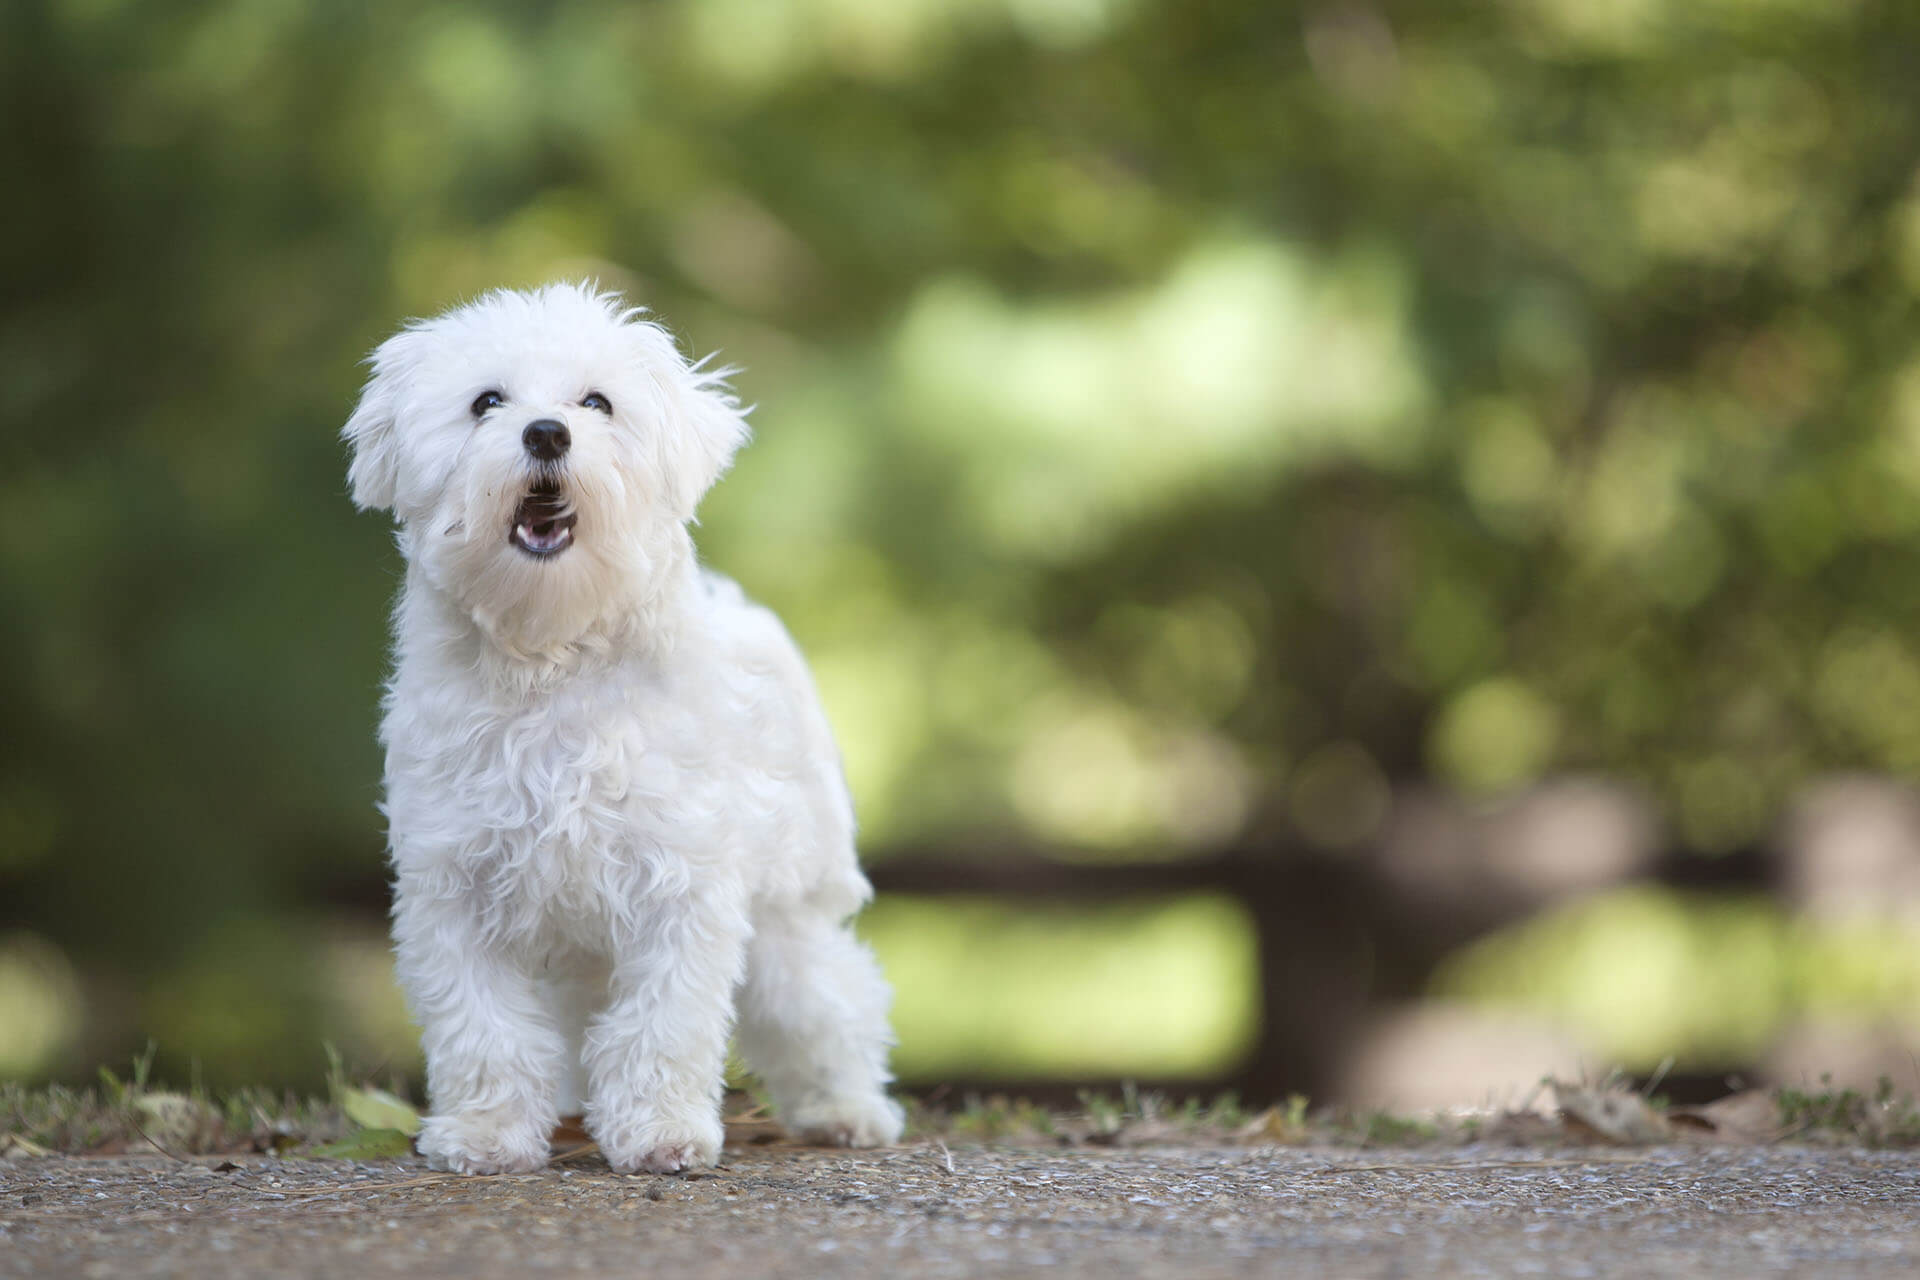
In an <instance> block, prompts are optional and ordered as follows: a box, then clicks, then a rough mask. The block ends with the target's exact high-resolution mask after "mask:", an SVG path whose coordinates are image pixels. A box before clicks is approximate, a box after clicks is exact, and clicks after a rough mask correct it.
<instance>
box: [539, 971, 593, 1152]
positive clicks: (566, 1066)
mask: <svg viewBox="0 0 1920 1280" xmlns="http://www.w3.org/2000/svg"><path fill="white" fill-rule="evenodd" d="M607 980H608V968H607V964H606V962H605V961H603V960H595V959H570V960H568V961H566V962H564V963H558V964H555V965H553V966H550V967H549V968H548V969H547V971H546V972H544V973H542V974H541V976H540V988H541V991H542V992H543V993H544V999H545V1003H546V1006H547V1007H548V1008H549V1009H552V1010H553V1020H554V1024H555V1026H556V1027H557V1028H558V1029H559V1032H560V1036H561V1038H562V1039H563V1040H565V1041H566V1049H565V1051H564V1053H563V1055H562V1058H561V1061H560V1065H559V1080H558V1084H559V1089H558V1091H557V1093H556V1097H555V1101H556V1107H555V1109H556V1110H557V1111H558V1112H559V1114H560V1117H561V1119H563V1120H566V1119H578V1118H579V1117H581V1116H583V1115H585V1114H586V1110H587V1066H586V1061H585V1057H584V1054H585V1051H586V1040H587V1024H588V1023H589V1022H590V1021H591V1020H592V1019H593V1015H594V1014H596V1013H598V1012H599V1011H600V1009H601V1008H602V1006H604V1005H605V1004H606V1003H607Z"/></svg>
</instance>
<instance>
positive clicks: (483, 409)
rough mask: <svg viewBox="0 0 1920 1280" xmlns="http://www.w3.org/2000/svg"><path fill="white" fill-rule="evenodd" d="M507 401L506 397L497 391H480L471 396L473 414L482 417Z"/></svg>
mask: <svg viewBox="0 0 1920 1280" xmlns="http://www.w3.org/2000/svg"><path fill="white" fill-rule="evenodd" d="M506 402H507V398H506V397H505V396H503V395H501V394H500V393H499V392H498V391H482V392H481V393H480V394H479V395H477V396H475V397H474V398H473V416H474V417H476V418H484V417H486V416H487V415H488V414H489V413H491V412H493V411H494V410H495V409H498V408H499V407H500V406H501V405H503V404H505V403H506Z"/></svg>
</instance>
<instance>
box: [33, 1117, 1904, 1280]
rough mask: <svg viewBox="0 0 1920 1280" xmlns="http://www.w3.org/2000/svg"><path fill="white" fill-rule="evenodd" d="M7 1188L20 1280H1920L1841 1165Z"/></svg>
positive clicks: (96, 1171) (1888, 1176)
mask: <svg viewBox="0 0 1920 1280" xmlns="http://www.w3.org/2000/svg"><path fill="white" fill-rule="evenodd" d="M726 1161H727V1163H726V1164H725V1166H724V1167H722V1168H720V1169H717V1170H711V1171H708V1172H706V1173H704V1174H700V1175H694V1176H687V1177H677V1178H667V1177H648V1176H638V1177H623V1176H619V1175H616V1174H613V1173H611V1172H610V1171H608V1170H607V1168H606V1166H605V1165H604V1164H600V1163H598V1162H597V1161H582V1162H580V1163H579V1164H578V1165H577V1166H576V1167H560V1168H553V1169H549V1170H547V1171H545V1172H542V1173H537V1174H527V1175H523V1176H518V1177H497V1178H456V1177H452V1176H449V1175H444V1174H436V1173H433V1172H432V1171H430V1170H428V1169H427V1168H426V1166H425V1165H424V1164H423V1163H422V1162H421V1161H419V1160H417V1159H415V1160H393V1161H382V1162H379V1163H348V1162H345V1161H328V1160H282V1159H277V1158H274V1157H270V1156H240V1157H231V1158H227V1157H217V1156H216V1157H205V1158H196V1159H192V1160H177V1159H168V1158H164V1157H152V1156H116V1157H68V1156H49V1157H41V1158H33V1159H21V1160H11V1161H6V1162H4V1163H0V1276H6V1277H14V1276H49V1277H55V1276H57V1277H69V1276H71V1277H131V1276H164V1275H194V1276H228V1275H233V1276H240V1275H268V1276H278V1275H288V1276H328V1277H337V1276H354V1277H359V1276H385V1275H406V1276H409V1277H427V1276H440V1275H449V1276H454V1275H457V1276H463V1277H492V1276H502V1277H506V1276H542V1275H586V1274H615V1275H634V1274H642V1273H653V1272H659V1273H661V1274H672V1275H676V1276H698V1277H705V1276H727V1277H736V1276H738V1277H786V1276H811V1275H832V1276H847V1277H865V1276H902V1277H921V1276H928V1277H941V1276H969V1277H970V1276H1001V1275H1029V1274H1031V1275H1050V1276H1055V1275H1057V1276H1099V1277H1102V1280H1113V1278H1114V1277H1123V1276H1143V1277H1149V1276H1168V1277H1173V1276H1178V1277H1182V1278H1183V1280H1199V1278H1204V1277H1214V1276H1241V1275H1278V1274H1300V1275H1312V1276H1329V1277H1344V1276H1356V1277H1358V1276H1367V1277H1398V1276H1405V1277H1451V1276H1511V1275H1553V1276H1635V1277H1651V1276H1687V1277H1702V1276H1704V1277H1716V1276H1727V1277H1735V1276H1738V1277H1751V1276H1763V1275H1813V1274H1818V1275H1819V1276H1821V1277H1822V1280H1833V1278H1835V1277H1842V1276H1912V1275H1914V1274H1916V1273H1920V1158H1917V1157H1916V1156H1915V1155H1913V1154H1912V1153H1898V1152H1877V1151H1866V1150H1859V1149H1838V1148H1822V1147H1784V1146H1776V1147H1728V1148H1698V1147H1687V1148H1678V1147H1673V1148H1655V1149H1651V1150H1635V1151H1611V1150H1606V1149H1600V1148H1593V1149H1585V1150H1575V1151H1568V1150H1566V1149H1564V1148H1563V1149H1559V1150H1549V1151H1538V1152H1530V1151H1525V1150H1521V1151H1516V1150H1515V1149H1513V1148H1511V1147H1493V1146H1478V1147H1465V1148H1453V1149H1449V1150H1445V1151H1391V1150H1357V1151H1356V1150H1351V1149H1349V1150H1329V1149H1312V1148H1306V1149H1302V1148H1296V1147H1266V1148H1245V1147H1240V1148H1198V1147H1161V1148H1144V1149H1135V1150H1116V1149H1099V1148H1086V1147H1077V1148H1071V1149H1059V1150H1043V1149H1030V1148H1012V1147H985V1148H982V1147H956V1148H953V1149H951V1150H949V1149H948V1148H946V1147H943V1146H941V1145H939V1144H937V1143H929V1144H923V1145H920V1146H916V1147H905V1148H899V1149H895V1150H890V1151H880V1152H859V1153H850V1152H841V1151H819V1150H806V1149H795V1148H786V1147H758V1148H743V1149H740V1150H733V1149H729V1151H728V1152H727V1156H726Z"/></svg>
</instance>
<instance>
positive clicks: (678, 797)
mask: <svg viewBox="0 0 1920 1280" xmlns="http://www.w3.org/2000/svg"><path fill="white" fill-rule="evenodd" d="M751 719H752V717H751V716H748V717H746V718H745V721H746V723H745V724H744V726H743V719H742V716H741V714H740V709H739V708H738V707H737V706H732V705H730V704H729V702H728V700H726V699H724V698H723V699H717V700H716V699H712V698H706V699H703V698H700V697H697V696H690V695H689V694H688V692H687V691H686V690H685V689H676V688H673V687H670V686H668V685H667V684H665V683H664V682H662V681H660V680H659V679H657V678H647V677H645V676H635V677H626V678H609V679H606V680H601V681H595V682H585V681H581V682H575V683H573V684H570V685H568V686H566V687H563V688H560V689H556V690H553V691H548V692H543V693H540V694H537V695H534V696H531V697H529V698H527V699H525V700H523V701H522V702H521V703H519V704H517V705H515V706H513V707H511V708H510V709H504V710H503V709H500V708H498V707H495V708H494V709H492V710H491V711H490V712H489V713H487V714H484V715H481V714H473V715H470V716H468V717H467V719H466V723H465V724H464V725H463V726H462V731H461V732H460V733H458V734H457V735H454V737H453V738H451V739H448V740H446V741H447V744H448V748H447V749H444V750H443V751H441V752H440V753H439V756H440V759H439V767H438V768H436V769H434V770H433V772H434V773H436V774H437V775H438V776H439V786H438V787H436V788H434V789H436V790H439V791H440V792H441V794H442V796H443V797H444V799H446V800H450V801H451V802H452V803H451V804H450V805H448V806H447V811H448V812H449V813H458V814H462V815H465V816H464V825H465V826H466V827H467V831H466V833H465V836H464V838H462V839H460V840H458V841H457V842H456V843H457V845H458V847H459V848H460V853H459V855H458V856H459V857H460V859H461V861H462V862H463V863H464V866H463V868H462V870H463V872H464V875H463V878H464V879H466V880H467V881H468V883H470V884H471V885H472V887H473V890H474V891H475V892H477V893H478V894H480V895H481V897H482V898H483V900H484V902H485V904H486V909H487V910H488V912H489V914H491V915H493V916H494V917H495V918H496V919H498V920H499V921H500V923H501V925H502V927H503V928H505V929H507V930H510V931H512V932H515V933H520V934H527V933H536V934H541V935H546V934H551V933H553V932H555V930H559V931H560V932H563V933H565V934H569V935H572V936H574V937H575V938H577V939H579V940H582V941H584V940H586V939H587V938H589V937H591V936H594V935H599V934H603V933H604V932H605V929H606V927H607V926H608V925H609V924H611V923H612V922H613V921H612V919H611V918H612V917H613V916H617V915H619V914H621V913H625V912H629V911H631V910H632V909H633V908H634V907H635V906H636V905H637V904H639V903H641V902H643V901H644V900H646V899H647V898H648V897H650V896H653V895H658V894H672V893H676V892H684V891H685V890H686V889H687V887H689V886H690V885H691V884H692V883H694V882H695V881H696V880H697V879H706V878H709V877H711V876H713V875H716V874H726V873H728V870H729V868H731V867H733V863H732V861H731V860H729V858H728V857H727V854H728V851H729V850H730V849H732V848H735V847H737V846H738V845H739V843H740V842H741V840H742V839H743V832H742V830H741V829H740V828H741V824H742V822H743V821H749V820H750V818H751V811H752V808H753V806H752V804H751V803H747V804H744V805H743V804H742V801H743V799H746V798H749V797H751V796H753V795H754V794H755V793H756V792H757V791H759V790H761V789H762V788H763V787H764V785H765V783H766V779H765V778H764V777H763V776H759V775H762V774H764V770H761V769H756V768H755V767H753V764H752V761H751V759H750V757H751V756H752V754H753V753H752V751H751V749H750V747H749V746H747V745H745V743H746V738H747V734H746V732H745V730H746V729H749V728H751ZM423 798H424V797H423Z"/></svg>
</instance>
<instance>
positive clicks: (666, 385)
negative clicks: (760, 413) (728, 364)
mask: <svg viewBox="0 0 1920 1280" xmlns="http://www.w3.org/2000/svg"><path fill="white" fill-rule="evenodd" d="M660 337H661V338H663V339H664V340H665V341H666V342H667V343H668V344H669V346H671V344H672V339H671V338H666V337H665V334H664V333H662V334H661V335H660ZM655 367H656V369H657V368H658V366H657V365H656V366H655ZM667 368H668V370H670V371H669V372H665V373H656V374H655V378H654V381H655V385H656V386H658V387H659V388H660V392H661V397H662V399H663V400H664V402H665V404H664V408H665V409H666V415H665V416H666V419H667V422H666V426H667V430H665V431H662V432H661V433H660V435H659V444H658V448H659V450H660V471H661V475H662V476H663V478H664V480H665V484H666V490H667V492H666V498H667V501H668V502H669V503H671V504H672V506H673V509H674V513H675V514H676V515H678V516H679V517H680V519H682V520H691V519H692V518H693V512H694V508H696V507H698V506H699V505H700V499H701V498H703V497H705V496H706V493H707V490H709V489H711V488H713V485H714V481H716V480H718V479H719V478H720V477H721V476H722V475H723V474H725V472H726V469H727V467H728V465H729V464H731V463H732V462H733V455H734V454H735V453H736V452H738V451H739V448H740V446H741V445H743V444H745V443H746V442H747V436H748V435H749V434H750V433H749V431H748V429H747V410H746V409H745V408H744V407H743V406H742V405H741V404H740V401H739V400H738V399H736V398H735V397H734V394H733V392H732V391H730V390H728V388H727V377H728V375H729V374H730V373H732V372H733V371H732V370H730V369H711V368H708V367H707V365H706V362H705V361H701V362H700V363H698V364H693V365H689V364H688V363H687V362H686V361H685V360H683V359H682V358H681V357H680V355H679V352H678V351H674V352H673V357H672V364H670V365H668V366H667Z"/></svg>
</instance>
